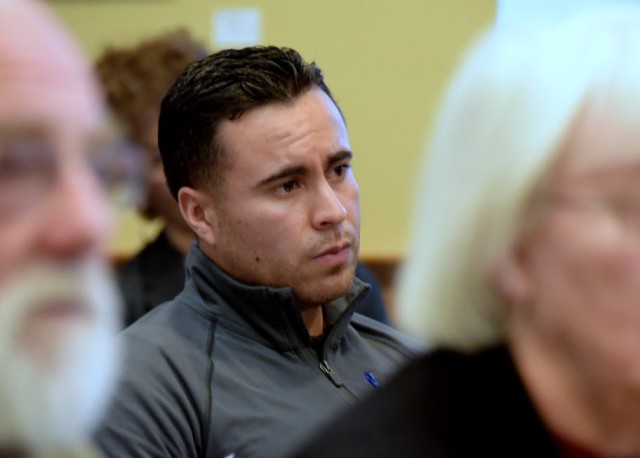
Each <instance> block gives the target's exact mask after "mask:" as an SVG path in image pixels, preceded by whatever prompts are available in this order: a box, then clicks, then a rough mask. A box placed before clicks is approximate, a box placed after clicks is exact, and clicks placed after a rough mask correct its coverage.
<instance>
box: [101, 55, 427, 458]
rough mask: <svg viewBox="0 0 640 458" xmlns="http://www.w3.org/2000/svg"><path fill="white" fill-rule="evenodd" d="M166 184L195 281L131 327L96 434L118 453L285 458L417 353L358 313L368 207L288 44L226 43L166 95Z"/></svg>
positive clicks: (316, 77) (309, 70) (314, 88)
mask: <svg viewBox="0 0 640 458" xmlns="http://www.w3.org/2000/svg"><path fill="white" fill-rule="evenodd" d="M158 139H159V147H160V152H161V154H162V160H163V165H164V170H165V173H166V175H167V182H168V185H169V188H170V189H171V192H172V193H173V195H174V196H175V197H176V198H177V200H178V204H179V208H180V211H181V213H182V215H183V217H184V218H185V220H186V221H187V223H188V224H189V226H190V227H191V229H192V230H193V231H194V232H195V234H196V235H197V239H198V242H197V244H194V245H192V247H191V249H190V252H189V254H188V256H187V281H186V285H185V289H184V290H183V291H182V293H181V294H180V295H178V296H177V297H176V299H175V300H173V301H171V302H169V303H167V304H165V305H163V306H160V307H157V308H155V309H154V310H153V311H151V312H150V313H149V314H147V315H146V316H145V317H143V318H142V319H141V320H139V321H138V322H137V323H135V324H134V325H133V326H131V327H130V328H129V329H128V330H127V331H125V333H124V335H125V339H126V340H127V342H128V344H129V349H130V351H129V362H128V368H127V371H126V373H125V376H124V380H123V383H122V385H121V387H120V390H119V393H118V395H117V399H116V402H115V404H114V407H113V410H112V412H111V414H110V417H109V419H108V421H107V422H106V424H105V425H104V428H103V430H102V432H101V434H100V435H99V443H100V445H101V447H102V449H103V451H104V452H105V453H106V454H107V455H109V456H113V457H121V456H174V457H183V456H193V457H195V456H198V457H222V456H233V455H234V454H235V456H242V457H247V456H260V457H277V456H283V455H284V454H286V453H288V452H289V451H290V450H292V449H293V448H294V447H295V446H296V445H298V444H300V442H301V441H303V440H304V439H305V438H307V437H308V436H309V434H311V433H312V432H313V431H314V430H316V429H317V427H318V426H319V425H320V424H322V423H323V422H326V421H327V420H329V419H330V418H331V417H332V416H333V415H335V414H336V413H337V412H338V411H339V410H341V409H342V408H344V407H346V406H348V405H351V404H353V403H354V402H356V401H357V400H358V399H361V398H363V397H365V396H367V395H368V394H370V393H371V392H373V391H374V390H375V388H376V387H377V386H378V385H379V384H380V383H384V382H385V381H386V380H387V379H388V377H389V376H390V375H391V374H392V373H393V372H395V370H396V369H397V368H398V367H399V366H400V365H402V364H404V363H405V362H407V361H408V359H409V358H411V356H412V355H413V354H414V351H415V348H416V347H415V346H413V344H412V343H411V342H409V341H407V340H406V339H405V338H404V337H402V336H401V335H399V334H398V333H397V332H395V331H393V330H392V329H390V328H389V327H387V326H385V325H382V324H380V323H377V322H375V321H373V320H370V319H368V318H365V317H362V316H359V315H357V314H356V315H354V310H355V308H356V306H357V303H358V302H359V301H360V300H361V299H362V297H363V296H364V295H365V294H366V293H367V289H368V286H367V285H365V284H363V283H362V282H361V281H360V280H358V279H357V278H355V277H354V270H355V266H356V263H357V258H358V247H359V233H360V214H359V192H358V185H357V182H356V180H355V177H354V175H353V172H352V169H351V159H352V156H353V153H352V151H351V147H350V145H349V138H348V136H347V130H346V127H345V123H344V119H343V116H342V113H341V112H340V110H339V109H338V106H337V105H336V103H335V101H334V99H333V96H332V95H331V92H330V91H329V89H328V87H327V85H326V84H325V82H324V79H323V75H322V72H321V71H320V69H319V68H318V67H317V66H316V65H315V64H313V63H307V62H305V61H304V60H303V59H302V57H301V56H300V54H298V53H297V52H296V51H294V50H292V49H288V48H277V47H250V48H245V49H239V50H226V51H221V52H218V53H216V54H213V55H211V56H208V57H206V58H204V59H202V60H200V61H197V62H195V63H193V64H191V65H189V66H188V67H187V68H186V70H185V71H184V73H183V74H182V76H181V77H180V78H179V79H178V81H177V82H176V83H175V85H174V86H173V87H172V88H171V89H170V91H169V93H168V94H167V96H166V97H165V99H164V100H163V103H162V108H161V111H160V121H159V135H158Z"/></svg>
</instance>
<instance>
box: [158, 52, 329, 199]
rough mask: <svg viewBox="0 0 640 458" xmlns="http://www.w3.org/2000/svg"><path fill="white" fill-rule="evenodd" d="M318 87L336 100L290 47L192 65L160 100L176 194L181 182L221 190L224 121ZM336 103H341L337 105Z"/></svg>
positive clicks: (161, 142) (161, 137)
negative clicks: (220, 136) (220, 135)
mask: <svg viewBox="0 0 640 458" xmlns="http://www.w3.org/2000/svg"><path fill="white" fill-rule="evenodd" d="M315 87H317V88H320V89H321V90H322V91H323V92H325V93H326V94H327V95H328V96H329V97H330V98H331V100H332V101H333V102H334V103H335V100H334V99H333V96H332V95H331V92H330V91H329V88H328V87H327V85H326V84H325V82H324V77H323V75H322V71H321V70H320V68H319V67H318V66H317V65H316V64H315V63H313V62H311V63H309V62H306V61H305V60H304V59H303V58H302V56H301V55H300V54H299V53H298V52H297V51H295V50H293V49H291V48H279V47H275V46H252V47H247V48H243V49H227V50H223V51H219V52H217V53H214V54H212V55H210V56H207V57H205V58H203V59H200V60H198V61H196V62H193V63H191V64H190V65H188V66H187V68H186V69H185V70H184V72H183V73H182V75H181V76H180V77H179V78H178V80H177V81H176V82H175V84H174V85H173V87H171V89H170V90H169V92H168V94H167V95H166V96H165V98H164V100H163V101H162V107H161V110H160V121H159V125H158V146H159V148H160V153H161V154H162V162H163V164H164V171H165V174H166V176H167V184H168V185H169V189H170V190H171V193H172V194H173V196H174V197H176V198H177V195H178V191H179V190H180V188H182V187H183V186H188V187H192V188H196V187H206V188H208V189H210V190H215V189H217V188H219V185H220V182H221V169H223V167H224V165H223V163H224V161H225V158H224V153H223V150H222V145H220V143H219V142H218V140H217V138H216V137H217V132H218V130H219V125H220V122H221V121H224V120H235V119H238V118H239V117H241V116H242V115H243V114H244V113H246V112H247V111H249V110H251V109H253V108H258V107H261V106H264V105H267V104H270V103H277V102H289V101H291V100H294V99H295V98H297V97H298V96H300V95H302V94H304V93H305V92H307V91H309V90H310V89H312V88H315ZM336 107H337V104H336Z"/></svg>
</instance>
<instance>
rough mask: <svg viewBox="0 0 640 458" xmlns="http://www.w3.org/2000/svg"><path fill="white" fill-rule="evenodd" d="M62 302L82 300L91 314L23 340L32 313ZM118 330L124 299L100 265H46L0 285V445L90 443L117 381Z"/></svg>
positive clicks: (31, 447) (29, 446) (38, 447)
mask: <svg viewBox="0 0 640 458" xmlns="http://www.w3.org/2000/svg"><path fill="white" fill-rule="evenodd" d="M56 301H57V302H58V303H60V301H63V302H64V301H67V302H69V301H74V302H75V303H79V304H82V305H83V307H87V308H88V310H89V311H90V316H91V318H92V319H90V320H86V321H79V322H72V323H71V324H72V325H71V326H68V327H67V328H62V331H64V332H53V333H50V334H47V333H43V334H46V335H44V337H43V338H44V340H42V339H40V337H41V336H35V337H36V340H34V341H33V342H35V343H33V342H32V345H25V340H26V339H29V337H34V336H27V335H26V334H25V332H24V331H25V324H26V323H27V322H28V320H29V313H30V312H32V315H31V318H32V319H33V312H34V310H36V309H38V308H41V307H46V306H47V304H48V303H49V304H51V303H54V302H56ZM119 327H120V302H119V296H118V294H117V292H116V289H115V287H114V284H113V281H112V279H111V276H110V274H109V273H108V271H107V270H106V269H105V268H104V266H103V265H102V264H100V263H99V262H96V261H82V262H78V263H75V264H74V265H72V266H68V265H59V264H41V265H38V266H34V267H32V268H30V269H29V271H28V272H25V273H20V274H19V275H17V276H15V277H14V279H13V280H12V281H10V282H9V283H8V284H6V285H2V286H1V287H0V368H1V369H0V444H2V445H3V446H4V445H14V446H19V447H22V448H25V449H26V450H29V451H31V452H36V453H37V452H42V451H45V450H47V451H50V450H55V449H57V448H63V447H69V446H74V445H77V444H79V443H82V442H86V441H87V440H88V439H89V435H90V434H91V432H92V430H93V428H94V427H95V426H96V424H97V423H98V421H99V420H100V419H101V416H102V414H103V413H104V411H105V409H106V407H107V403H108V401H109V398H110V394H111V391H112V390H113V388H114V385H115V382H116V380H117V375H118V373H119V368H120V352H119V348H118V345H117V341H116V338H115V337H116V333H117V331H118V329H119ZM35 329H38V328H35ZM46 330H47V329H46V328H45V331H46ZM55 330H56V328H55V327H54V331H55ZM58 331H60V329H58ZM42 342H45V343H47V344H48V345H46V348H43V345H42ZM36 344H40V345H36Z"/></svg>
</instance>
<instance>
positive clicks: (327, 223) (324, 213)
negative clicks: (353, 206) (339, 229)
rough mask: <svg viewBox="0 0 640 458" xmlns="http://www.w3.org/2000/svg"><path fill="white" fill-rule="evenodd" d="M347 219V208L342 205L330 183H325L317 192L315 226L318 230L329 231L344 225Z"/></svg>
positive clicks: (314, 214)
mask: <svg viewBox="0 0 640 458" xmlns="http://www.w3.org/2000/svg"><path fill="white" fill-rule="evenodd" d="M346 217H347V208H346V207H345V206H344V205H343V204H342V202H341V200H340V196H339V195H338V194H337V193H336V191H335V190H334V189H333V188H332V187H331V185H330V184H329V183H327V182H323V183H322V185H320V187H319V188H318V190H317V196H316V204H315V209H314V213H313V218H312V221H313V226H314V227H315V228H316V229H327V228H330V227H333V226H335V225H338V224H340V223H342V222H343V221H344V220H345V218H346Z"/></svg>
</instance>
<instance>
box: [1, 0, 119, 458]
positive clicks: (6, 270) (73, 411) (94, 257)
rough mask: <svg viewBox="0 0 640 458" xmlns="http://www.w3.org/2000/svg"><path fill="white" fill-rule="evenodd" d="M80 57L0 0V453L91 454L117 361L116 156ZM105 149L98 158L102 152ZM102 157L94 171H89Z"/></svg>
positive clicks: (28, 12) (56, 30) (33, 16)
mask: <svg viewBox="0 0 640 458" xmlns="http://www.w3.org/2000/svg"><path fill="white" fill-rule="evenodd" d="M104 120H105V111H104V108H103V105H102V102H101V98H100V95H99V91H98V90H97V86H96V83H95V81H94V80H93V78H92V76H91V70H90V67H89V64H88V62H86V61H85V59H84V57H83V56H82V54H81V53H80V51H79V49H78V48H77V46H76V45H75V43H73V41H72V40H71V38H70V37H69V35H68V33H67V32H66V31H65V30H64V29H63V27H62V26H61V25H60V24H59V22H58V20H57V19H56V18H55V17H53V15H52V13H51V12H50V11H49V9H48V8H47V7H46V6H45V5H44V4H43V3H41V2H39V1H37V0H4V1H0V367H1V368H2V370H1V371H0V456H2V457H5V456H7V457H9V456H10V457H30V456H37V457H42V456H64V457H69V456H91V455H92V454H93V452H92V451H91V448H90V447H86V446H85V444H86V443H88V442H89V440H90V434H91V432H92V430H93V428H94V426H95V425H96V423H97V422H98V421H99V420H100V417H101V415H102V413H103V411H104V409H105V407H106V405H107V403H108V399H109V394H110V392H111V390H112V386H113V385H114V381H115V379H116V376H117V372H118V371H117V369H118V367H119V364H118V362H119V358H118V347H117V345H116V343H115V339H114V334H115V332H116V330H117V329H118V327H119V319H118V318H119V313H118V312H119V310H118V304H119V301H118V298H117V294H116V293H115V290H114V286H113V282H112V280H111V277H110V275H109V273H108V267H107V265H108V259H107V257H106V256H105V248H106V242H107V240H108V237H109V235H110V232H111V228H112V224H111V221H112V218H111V216H112V215H111V209H110V206H109V203H108V200H107V198H106V194H105V192H104V190H103V189H102V186H101V181H100V179H99V178H100V177H101V176H102V177H103V178H107V179H108V178H109V176H111V175H112V174H111V175H110V174H109V173H102V174H101V173H98V171H99V170H100V171H102V172H107V171H108V170H111V172H113V171H114V170H115V169H114V168H109V167H107V168H105V167H104V166H107V165H108V164H112V165H115V163H114V162H113V161H112V159H113V160H115V159H117V155H115V151H116V150H117V149H113V148H111V147H110V146H109V145H112V143H111V141H110V140H108V139H110V138H112V136H111V135H107V131H106V130H105V128H104V126H105V124H104ZM107 152H109V155H108V156H106V157H105V156H104V154H107ZM99 165H100V167H98V166H99Z"/></svg>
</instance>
